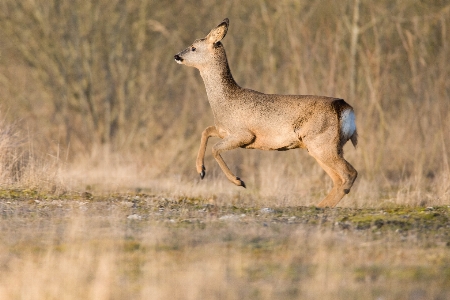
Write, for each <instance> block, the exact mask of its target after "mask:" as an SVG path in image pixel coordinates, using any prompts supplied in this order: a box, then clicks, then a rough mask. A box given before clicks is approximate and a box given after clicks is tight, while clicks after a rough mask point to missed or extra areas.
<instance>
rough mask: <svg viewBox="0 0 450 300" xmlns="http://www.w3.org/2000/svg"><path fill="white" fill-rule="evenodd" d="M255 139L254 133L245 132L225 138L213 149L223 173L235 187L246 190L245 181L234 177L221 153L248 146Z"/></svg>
mask: <svg viewBox="0 0 450 300" xmlns="http://www.w3.org/2000/svg"><path fill="white" fill-rule="evenodd" d="M254 139H255V136H254V135H253V134H252V133H250V132H248V133H245V132H243V133H241V134H235V135H229V136H227V137H225V138H224V139H223V140H221V141H220V142H218V143H217V144H215V145H214V146H213V148H212V151H213V155H214V158H215V159H216V161H217V163H218V164H219V166H220V168H221V169H222V171H223V172H224V173H225V176H227V178H228V180H229V181H231V182H232V183H234V184H235V185H237V186H242V187H244V188H245V183H244V181H242V180H241V179H240V178H239V177H236V175H234V174H233V172H231V171H230V169H229V168H228V166H227V164H226V163H225V161H224V160H223V158H222V156H221V155H220V153H221V152H222V151H228V150H232V149H236V148H239V147H242V146H245V145H248V144H250V143H251V142H252V141H253V140H254Z"/></svg>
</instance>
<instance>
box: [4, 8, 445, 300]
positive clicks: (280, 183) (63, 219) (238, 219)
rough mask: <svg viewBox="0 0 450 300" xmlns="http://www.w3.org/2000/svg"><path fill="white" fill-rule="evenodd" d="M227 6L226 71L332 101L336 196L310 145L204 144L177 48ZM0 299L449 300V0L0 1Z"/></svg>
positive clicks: (197, 87) (192, 88) (201, 99)
mask: <svg viewBox="0 0 450 300" xmlns="http://www.w3.org/2000/svg"><path fill="white" fill-rule="evenodd" d="M226 17H228V18H229V19H230V27H229V30H228V33H227V36H226V37H225V38H224V40H223V45H224V47H225V49H226V51H227V57H228V60H229V65H230V69H231V71H232V74H233V77H234V78H235V80H236V82H237V83H238V84H239V85H241V86H243V87H247V88H251V89H255V90H258V91H261V92H265V93H277V94H314V95H324V96H333V97H339V98H343V99H345V100H346V102H348V103H349V104H350V105H352V106H353V107H354V109H355V114H356V124H357V128H358V133H359V143H358V148H357V149H354V148H353V147H351V145H346V147H345V149H344V150H345V158H346V159H347V160H348V161H349V162H350V163H351V164H352V165H353V166H354V167H355V168H356V169H357V171H358V178H357V180H356V182H355V185H354V186H353V187H352V190H351V192H350V193H349V194H348V195H346V196H345V197H344V198H343V200H342V201H341V202H340V203H339V205H338V207H337V208H334V209H325V210H321V209H317V208H315V207H314V205H316V204H317V203H319V201H320V200H321V199H322V198H323V197H324V196H325V195H326V194H327V192H328V191H329V189H330V188H331V185H332V183H331V180H330V179H329V178H328V176H327V175H326V174H325V173H324V171H323V170H322V169H321V168H320V166H318V164H317V163H316V162H315V161H314V159H313V158H312V157H310V156H309V155H308V153H307V151H301V150H291V151H286V152H270V151H258V150H252V151H250V150H243V149H236V150H233V151H230V152H227V153H224V155H223V156H224V160H225V161H226V162H227V164H228V166H229V167H230V169H231V170H232V171H233V172H234V173H235V174H236V175H237V176H239V177H240V178H242V179H243V180H244V181H245V183H246V184H247V189H242V188H239V187H236V186H233V185H232V184H230V183H229V182H228V181H227V180H226V178H225V176H224V175H223V173H222V172H221V170H220V168H219V167H218V166H217V163H216V162H215V161H214V159H213V157H212V155H211V146H212V144H213V143H214V142H217V141H218V140H217V139H211V142H210V143H209V145H208V149H207V155H206V157H205V166H206V172H207V173H206V177H205V179H204V180H200V178H199V176H198V174H197V173H196V171H195V158H196V153H197V150H198V146H199V142H200V135H201V132H202V130H203V129H204V128H206V127H207V126H210V125H212V124H213V122H214V120H213V115H212V113H211V109H210V107H209V104H208V101H207V96H206V93H205V88H204V85H203V82H202V79H201V77H200V75H199V73H198V72H197V71H196V70H194V69H192V68H187V67H183V66H180V65H178V64H176V63H175V62H174V59H173V55H174V54H176V53H178V52H179V51H180V50H182V49H184V48H186V47H187V46H189V45H190V44H191V43H192V42H193V41H194V40H195V39H197V38H202V37H204V36H205V35H206V34H207V33H208V32H209V30H210V29H211V28H213V27H214V26H216V25H217V24H218V23H219V22H220V21H221V20H223V19H224V18H226ZM0 28H1V30H0V213H1V218H0V299H27V300H28V299H378V300H385V299H386V300H387V299H411V300H418V299H427V300H428V299H450V288H449V287H450V253H449V251H450V236H449V235H450V228H449V218H450V211H449V205H450V161H449V158H450V131H449V128H450V101H449V99H450V80H449V78H450V65H449V62H450V35H449V31H448V29H449V28H450V5H449V3H448V1H446V0H433V1H416V0H402V1H385V0H384V1H381V0H380V1H368V0H342V1H331V0H308V1H306V0H277V1H267V0H247V1H238V0H229V1H213V0H203V1H196V2H195V3H194V2H192V3H191V2H190V1H187V0H172V1H167V0H127V1H124V0H90V1H85V0H73V1H60V0H21V1H17V0H2V1H0Z"/></svg>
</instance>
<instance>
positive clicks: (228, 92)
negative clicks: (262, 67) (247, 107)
mask: <svg viewBox="0 0 450 300" xmlns="http://www.w3.org/2000/svg"><path fill="white" fill-rule="evenodd" d="M200 74H201V76H202V78H203V82H204V83H205V88H206V93H207V94H208V100H209V103H210V105H211V108H212V110H213V112H214V113H215V112H216V111H218V110H223V109H226V107H227V106H228V105H229V102H230V101H232V99H233V98H234V96H235V95H236V93H237V91H238V90H239V89H240V87H239V86H238V85H237V83H236V81H234V79H233V75H231V71H230V67H229V66H228V60H227V57H226V54H225V51H221V53H219V55H218V57H217V59H216V60H215V61H214V62H213V63H211V64H209V65H208V66H207V67H206V68H202V69H200Z"/></svg>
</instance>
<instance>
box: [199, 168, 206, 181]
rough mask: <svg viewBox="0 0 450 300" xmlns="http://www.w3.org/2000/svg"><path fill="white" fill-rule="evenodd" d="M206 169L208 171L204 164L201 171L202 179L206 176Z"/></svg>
mask: <svg viewBox="0 0 450 300" xmlns="http://www.w3.org/2000/svg"><path fill="white" fill-rule="evenodd" d="M205 171H206V169H205V166H202V171H201V172H200V178H201V179H203V178H205V174H206V173H205Z"/></svg>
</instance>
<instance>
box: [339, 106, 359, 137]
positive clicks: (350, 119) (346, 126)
mask: <svg viewBox="0 0 450 300" xmlns="http://www.w3.org/2000/svg"><path fill="white" fill-rule="evenodd" d="M355 130H356V123H355V113H354V112H353V110H351V109H346V110H344V111H343V112H342V114H341V132H342V135H343V137H344V139H345V140H348V139H349V138H350V137H351V136H352V135H353V133H355Z"/></svg>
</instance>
